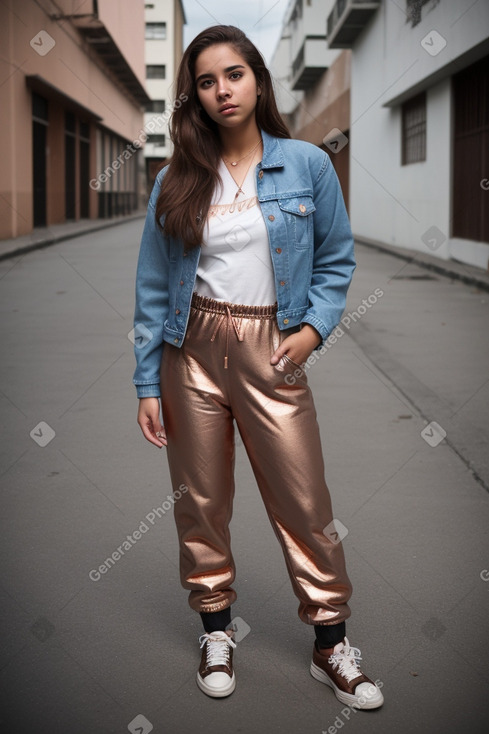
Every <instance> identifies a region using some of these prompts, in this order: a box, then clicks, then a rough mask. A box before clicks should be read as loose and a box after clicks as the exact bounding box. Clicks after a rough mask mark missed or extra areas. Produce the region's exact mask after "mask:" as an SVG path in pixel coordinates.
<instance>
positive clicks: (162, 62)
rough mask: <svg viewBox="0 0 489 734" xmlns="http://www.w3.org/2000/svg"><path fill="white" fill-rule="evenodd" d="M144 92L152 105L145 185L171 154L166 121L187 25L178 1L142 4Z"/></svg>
mask: <svg viewBox="0 0 489 734" xmlns="http://www.w3.org/2000/svg"><path fill="white" fill-rule="evenodd" d="M144 7H145V13H144V14H145V24H146V33H145V39H146V40H145V62H146V90H147V92H148V94H149V96H150V98H151V100H152V101H151V104H150V105H148V107H147V108H146V112H145V115H144V124H145V130H148V132H149V134H148V139H147V141H146V144H145V146H144V157H145V161H146V174H147V180H148V183H149V184H150V185H151V184H152V182H153V181H154V177H155V175H156V171H157V169H158V167H159V166H160V164H161V163H162V162H164V161H165V160H166V159H167V158H169V157H170V156H171V154H172V144H171V140H170V137H169V135H168V119H169V116H170V113H171V110H172V103H173V102H174V99H175V94H174V88H173V87H174V80H175V78H176V73H177V69H178V64H179V63H180V59H181V58H182V54H183V26H184V24H185V23H186V22H187V21H186V19H185V12H184V9H183V4H182V2H181V0H153V2H146V3H145V6H144Z"/></svg>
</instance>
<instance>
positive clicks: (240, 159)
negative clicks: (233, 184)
mask: <svg viewBox="0 0 489 734" xmlns="http://www.w3.org/2000/svg"><path fill="white" fill-rule="evenodd" d="M260 143H261V138H260V140H259V141H258V142H257V144H256V145H255V147H254V148H252V149H251V150H250V151H248V153H246V155H244V156H243V158H246V156H249V154H250V153H253V151H254V150H256V148H258V146H259V145H260ZM243 158H238V160H237V161H228V159H227V158H224V156H223V160H225V161H226V163H230V164H231V165H232V166H237V165H238V163H239V162H240V161H242V160H243Z"/></svg>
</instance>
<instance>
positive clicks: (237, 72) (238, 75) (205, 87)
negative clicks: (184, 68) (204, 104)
mask: <svg viewBox="0 0 489 734" xmlns="http://www.w3.org/2000/svg"><path fill="white" fill-rule="evenodd" d="M242 76H243V74H242V72H240V71H233V72H232V73H231V74H230V75H229V78H230V79H231V78H232V77H237V79H240V78H241V77H242ZM234 81H236V79H235V80H234ZM207 82H211V83H212V82H213V79H204V81H203V82H201V84H200V86H201V88H202V89H208V87H207V86H206V85H207Z"/></svg>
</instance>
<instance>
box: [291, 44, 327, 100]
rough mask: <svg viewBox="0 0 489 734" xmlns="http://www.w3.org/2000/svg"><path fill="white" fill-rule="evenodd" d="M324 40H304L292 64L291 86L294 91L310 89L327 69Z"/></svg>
mask: <svg viewBox="0 0 489 734" xmlns="http://www.w3.org/2000/svg"><path fill="white" fill-rule="evenodd" d="M327 57H328V49H327V47H326V39H325V38H305V40H304V43H303V44H302V46H301V49H300V51H299V52H298V54H297V56H296V57H295V59H294V61H293V62H292V80H291V86H292V89H294V90H298V89H301V90H306V89H309V88H310V87H312V86H313V85H314V84H315V83H316V81H317V80H318V79H319V77H320V76H321V74H323V73H324V72H325V71H326V69H327V68H328V63H327Z"/></svg>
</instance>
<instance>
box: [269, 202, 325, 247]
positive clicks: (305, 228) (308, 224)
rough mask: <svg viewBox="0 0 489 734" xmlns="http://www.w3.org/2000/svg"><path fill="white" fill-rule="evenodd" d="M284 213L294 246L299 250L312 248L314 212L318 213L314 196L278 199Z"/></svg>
mask: <svg viewBox="0 0 489 734" xmlns="http://www.w3.org/2000/svg"><path fill="white" fill-rule="evenodd" d="M278 205H279V207H280V209H281V210H282V212H283V213H284V217H285V221H286V223H287V230H288V231H290V233H291V237H292V241H293V243H294V246H295V247H296V248H297V249H298V250H302V249H306V248H307V247H310V245H311V244H312V242H313V232H314V228H313V212H315V211H316V207H315V206H314V202H313V200H312V196H295V197H290V198H288V199H278Z"/></svg>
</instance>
